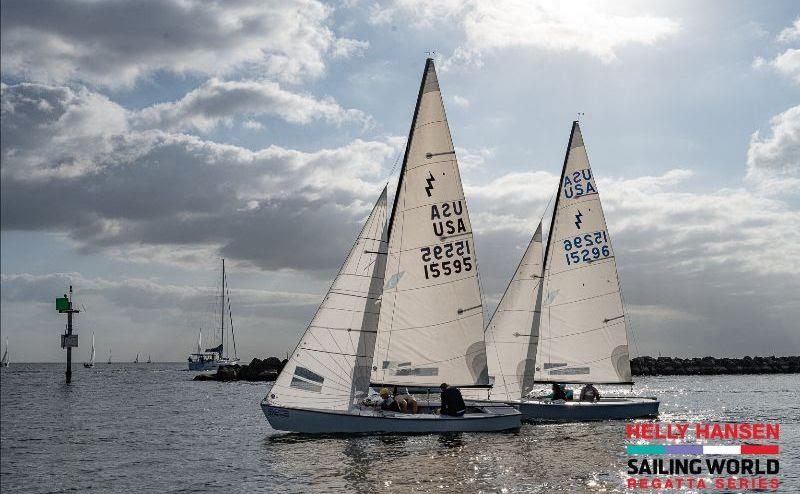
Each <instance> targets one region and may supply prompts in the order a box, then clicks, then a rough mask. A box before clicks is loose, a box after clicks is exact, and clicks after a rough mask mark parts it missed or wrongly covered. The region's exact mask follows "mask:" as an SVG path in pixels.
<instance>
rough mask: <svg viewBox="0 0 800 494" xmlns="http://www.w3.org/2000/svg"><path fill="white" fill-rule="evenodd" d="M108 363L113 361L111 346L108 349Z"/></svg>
mask: <svg viewBox="0 0 800 494" xmlns="http://www.w3.org/2000/svg"><path fill="white" fill-rule="evenodd" d="M106 363H107V364H110V363H111V349H110V348H109V349H108V362H106Z"/></svg>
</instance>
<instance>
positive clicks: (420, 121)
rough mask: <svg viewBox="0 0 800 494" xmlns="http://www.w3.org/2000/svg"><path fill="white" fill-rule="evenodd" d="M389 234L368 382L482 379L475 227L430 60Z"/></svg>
mask: <svg viewBox="0 0 800 494" xmlns="http://www.w3.org/2000/svg"><path fill="white" fill-rule="evenodd" d="M388 238H389V244H388V249H387V254H386V266H387V267H386V273H385V275H384V278H385V279H384V284H383V296H382V303H381V312H380V318H379V323H378V334H377V341H376V347H375V358H374V362H373V366H372V376H371V382H372V383H381V384H389V385H399V386H420V387H426V386H438V385H439V384H440V383H442V382H448V383H449V384H452V385H459V386H469V385H484V384H486V383H487V382H488V381H487V373H486V350H485V344H484V341H483V322H484V320H483V311H482V310H480V309H481V308H482V300H481V294H480V285H479V280H478V277H477V272H478V271H477V269H478V265H477V258H476V255H475V246H474V242H473V237H472V226H471V223H470V219H469V213H468V211H467V205H466V201H465V199H464V191H463V186H462V183H461V176H460V172H459V169H458V161H457V158H456V153H455V148H454V147H453V142H452V138H451V135H450V129H449V126H448V123H447V117H446V115H445V111H444V104H443V102H442V96H441V92H440V89H439V83H438V77H437V76H436V69H435V67H434V64H433V60H432V59H428V60H427V61H426V64H425V70H424V73H423V77H422V81H421V83H420V92H419V95H418V98H417V103H416V106H415V109H414V116H413V118H412V125H411V130H410V131H409V137H408V140H407V142H406V150H405V154H404V156H403V163H402V166H401V168H400V177H399V181H398V187H397V192H396V194H395V200H394V208H393V210H392V215H391V218H390V220H389V237H388Z"/></svg>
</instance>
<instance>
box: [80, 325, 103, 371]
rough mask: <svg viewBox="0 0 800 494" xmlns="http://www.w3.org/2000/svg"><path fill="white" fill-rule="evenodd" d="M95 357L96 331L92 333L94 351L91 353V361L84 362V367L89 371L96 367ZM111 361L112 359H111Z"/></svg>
mask: <svg viewBox="0 0 800 494" xmlns="http://www.w3.org/2000/svg"><path fill="white" fill-rule="evenodd" d="M94 357H95V350H94V331H92V350H91V351H90V352H89V361H88V362H84V363H83V366H84V367H86V368H87V369H90V368H92V367H94ZM109 360H110V357H109Z"/></svg>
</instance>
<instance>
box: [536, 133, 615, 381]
mask: <svg viewBox="0 0 800 494" xmlns="http://www.w3.org/2000/svg"><path fill="white" fill-rule="evenodd" d="M547 246H548V247H547V249H546V252H545V264H544V283H543V287H544V290H543V301H542V315H541V326H540V329H539V344H538V351H537V353H536V372H535V375H534V378H535V380H536V381H537V382H539V381H541V382H545V381H546V382H573V383H629V382H631V368H630V360H629V355H628V337H627V324H626V318H625V313H624V311H623V306H622V297H621V295H620V288H619V278H618V275H617V264H616V261H615V259H614V251H613V249H612V247H611V236H610V235H609V233H608V228H607V227H606V220H605V216H604V215H603V208H602V206H601V205H600V196H599V195H598V194H597V183H596V182H595V178H594V175H593V174H592V170H591V168H590V166H589V157H588V155H587V153H586V148H585V146H584V143H583V137H582V136H581V130H580V127H579V125H578V122H573V124H572V133H571V134H570V139H569V145H568V147H567V154H566V157H565V159H564V168H563V170H562V173H561V181H560V184H559V187H558V196H557V197H556V203H555V206H554V210H553V221H552V223H551V227H550V234H549V238H548V241H547Z"/></svg>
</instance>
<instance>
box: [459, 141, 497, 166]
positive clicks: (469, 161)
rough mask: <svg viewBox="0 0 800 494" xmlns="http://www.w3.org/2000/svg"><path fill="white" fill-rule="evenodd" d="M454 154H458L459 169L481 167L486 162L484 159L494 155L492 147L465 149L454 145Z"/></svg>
mask: <svg viewBox="0 0 800 494" xmlns="http://www.w3.org/2000/svg"><path fill="white" fill-rule="evenodd" d="M456 155H457V156H458V166H459V168H461V170H463V171H469V170H476V169H478V168H482V167H483V166H484V165H485V164H486V160H487V159H491V158H492V157H493V156H494V149H492V148H479V149H467V148H462V147H458V146H456Z"/></svg>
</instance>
